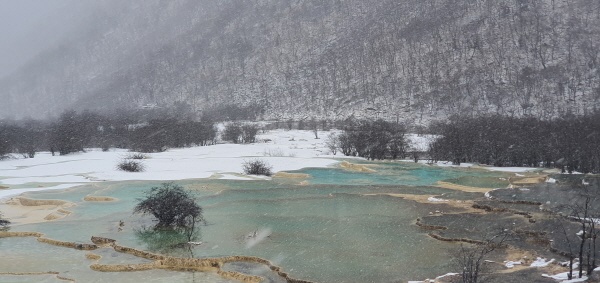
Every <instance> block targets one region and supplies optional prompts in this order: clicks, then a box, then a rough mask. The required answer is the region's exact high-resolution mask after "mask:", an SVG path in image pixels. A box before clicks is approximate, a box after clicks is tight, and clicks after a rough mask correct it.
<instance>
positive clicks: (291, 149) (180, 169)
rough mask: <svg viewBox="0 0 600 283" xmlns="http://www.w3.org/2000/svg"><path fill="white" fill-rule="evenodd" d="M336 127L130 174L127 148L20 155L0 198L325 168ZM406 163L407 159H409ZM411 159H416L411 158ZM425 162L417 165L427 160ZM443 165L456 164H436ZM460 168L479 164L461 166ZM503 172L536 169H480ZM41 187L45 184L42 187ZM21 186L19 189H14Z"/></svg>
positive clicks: (176, 159) (181, 158)
mask: <svg viewBox="0 0 600 283" xmlns="http://www.w3.org/2000/svg"><path fill="white" fill-rule="evenodd" d="M332 133H336V131H335V130H334V131H320V132H319V139H315V136H314V133H313V132H312V131H300V130H291V131H286V130H273V131H269V132H267V133H265V134H259V135H258V136H257V141H258V142H257V143H253V144H243V145H242V144H217V145H212V146H204V147H190V148H177V149H170V150H167V151H165V152H159V153H149V154H147V156H149V158H148V159H145V160H143V161H142V162H143V163H144V165H145V167H146V170H145V171H144V172H138V173H130V172H123V171H119V170H117V169H116V165H117V163H118V162H119V161H120V160H122V159H123V158H124V157H125V156H127V155H128V154H129V152H128V151H127V150H124V149H111V150H110V151H108V152H102V151H101V150H100V149H90V150H88V151H87V152H85V153H75V154H69V155H66V156H52V155H51V154H50V153H49V152H40V153H38V154H37V155H36V157H35V158H29V159H23V158H16V159H11V160H4V161H0V186H5V187H9V189H0V199H5V198H8V197H11V196H15V195H19V194H22V193H24V192H29V191H41V190H52V189H66V188H71V187H75V186H79V185H82V184H86V183H93V182H103V181H134V180H135V181H137V180H144V181H162V180H164V181H171V180H185V179H199V178H210V177H213V178H219V179H231V180H253V179H255V177H252V176H248V177H246V176H244V175H243V174H241V173H242V164H243V163H244V161H247V160H252V159H255V158H260V159H263V160H265V161H266V162H267V163H269V164H270V165H272V166H273V172H274V173H276V172H279V171H291V170H299V169H302V168H308V167H316V168H323V167H328V166H332V165H335V164H337V163H338V162H339V160H336V159H339V158H354V159H357V158H356V157H345V156H343V155H341V154H338V155H332V154H331V152H330V150H329V149H328V148H327V145H326V141H327V138H328V137H329V135H331V134H332ZM407 140H408V142H409V147H410V148H417V149H420V150H423V149H426V148H427V147H428V143H429V142H431V140H432V138H431V137H429V136H426V137H421V136H418V135H415V134H409V135H407ZM407 161H408V160H407ZM411 162H412V161H411ZM426 162H427V161H425V160H421V161H419V163H426ZM435 165H437V166H440V167H446V166H452V165H450V164H449V163H447V162H437V163H436V164H435ZM460 167H475V166H474V165H473V164H468V163H465V164H461V165H460ZM478 168H483V169H487V170H495V171H505V172H526V171H531V170H536V169H537V168H512V167H511V168H508V167H507V168H501V167H478ZM40 185H44V186H43V187H42V186H40ZM15 186H18V188H16V189H15V188H14V187H15Z"/></svg>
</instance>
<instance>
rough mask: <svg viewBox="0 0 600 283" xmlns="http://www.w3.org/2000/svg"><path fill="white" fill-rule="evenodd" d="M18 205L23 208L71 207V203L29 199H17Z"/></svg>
mask: <svg viewBox="0 0 600 283" xmlns="http://www.w3.org/2000/svg"><path fill="white" fill-rule="evenodd" d="M17 199H18V200H19V203H20V204H21V205H23V206H43V205H54V206H65V205H73V203H71V202H68V201H65V200H59V199H29V198H23V197H20V198H17Z"/></svg>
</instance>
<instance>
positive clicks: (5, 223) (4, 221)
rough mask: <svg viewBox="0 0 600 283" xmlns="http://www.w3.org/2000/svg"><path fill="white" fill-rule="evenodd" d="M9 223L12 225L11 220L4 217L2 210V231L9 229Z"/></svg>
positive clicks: (0, 229)
mask: <svg viewBox="0 0 600 283" xmlns="http://www.w3.org/2000/svg"><path fill="white" fill-rule="evenodd" d="M8 225H10V221H8V220H6V219H4V218H2V213H1V212H0V231H4V230H8Z"/></svg>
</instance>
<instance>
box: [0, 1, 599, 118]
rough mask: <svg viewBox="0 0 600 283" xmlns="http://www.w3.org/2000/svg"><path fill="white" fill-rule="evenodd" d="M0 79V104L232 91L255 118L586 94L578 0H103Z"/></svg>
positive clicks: (554, 109)
mask: <svg viewBox="0 0 600 283" xmlns="http://www.w3.org/2000/svg"><path fill="white" fill-rule="evenodd" d="M90 5H91V7H89V9H93V13H90V14H91V15H92V16H91V17H90V19H89V20H88V21H86V22H85V23H84V24H82V25H81V27H80V28H79V29H76V31H75V32H71V33H70V34H69V36H67V37H65V39H64V40H63V41H62V44H60V45H59V46H58V47H54V48H51V49H47V50H45V51H44V52H43V53H41V54H40V55H39V56H38V57H37V58H36V59H34V60H33V61H31V62H29V63H28V64H27V65H25V66H23V67H22V68H21V69H20V70H18V71H16V72H14V73H13V74H12V75H9V76H7V77H4V78H0V100H1V101H2V102H3V103H1V104H0V113H2V114H4V116H12V117H15V118H18V117H27V116H31V117H34V118H35V117H42V116H49V115H57V113H60V112H61V111H62V110H64V109H70V108H75V109H79V110H81V109H96V110H104V109H114V108H140V107H142V106H148V105H151V106H155V105H156V106H159V107H163V106H164V107H166V106H173V105H180V106H181V105H183V106H185V107H191V108H192V109H195V110H212V111H215V109H217V111H218V109H221V108H223V109H226V108H227V107H230V106H231V105H238V106H241V107H247V108H248V109H252V111H253V114H254V115H256V116H257V117H259V118H263V119H280V120H283V119H290V118H293V119H303V118H309V117H310V118H316V119H332V120H333V119H344V118H346V117H349V116H352V115H354V116H357V117H365V118H383V119H386V120H409V121H411V120H412V121H417V122H419V121H425V122H426V121H429V120H430V119H431V118H432V117H436V118H443V117H447V116H449V115H452V114H461V115H468V116H473V115H479V114H483V113H485V114H500V115H508V116H533V117H536V118H542V119H549V118H552V117H559V116H562V115H565V114H567V113H571V114H575V115H582V114H587V113H589V112H593V111H595V110H596V109H597V108H598V106H599V99H600V78H599V73H598V65H599V64H600V62H598V60H599V51H600V2H598V1H592V0H539V1H538V0H476V1H471V0H468V1H467V0H427V1H423V0H403V1H396V0H343V1H342V0H336V1H331V0H322V1H312V0H297V1H296V0H294V1H291V0H255V1H237V0H223V1H208V0H174V1H160V0H131V1H120V0H101V1H95V2H94V3H93V4H90Z"/></svg>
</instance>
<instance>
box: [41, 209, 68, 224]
mask: <svg viewBox="0 0 600 283" xmlns="http://www.w3.org/2000/svg"><path fill="white" fill-rule="evenodd" d="M71 213H72V212H71V211H69V210H66V209H62V208H59V209H57V210H56V211H55V212H52V213H50V214H48V215H46V217H44V220H48V221H52V220H56V219H61V218H64V217H66V216H68V215H70V214H71Z"/></svg>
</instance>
